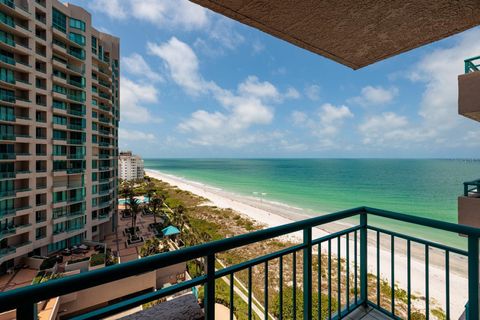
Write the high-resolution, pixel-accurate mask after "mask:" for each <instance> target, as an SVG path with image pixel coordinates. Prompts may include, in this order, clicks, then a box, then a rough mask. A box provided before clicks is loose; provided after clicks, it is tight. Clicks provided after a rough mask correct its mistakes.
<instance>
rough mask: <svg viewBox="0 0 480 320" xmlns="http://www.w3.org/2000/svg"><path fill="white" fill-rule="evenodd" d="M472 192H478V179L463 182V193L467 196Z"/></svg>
mask: <svg viewBox="0 0 480 320" xmlns="http://www.w3.org/2000/svg"><path fill="white" fill-rule="evenodd" d="M472 194H475V195H478V194H480V179H478V180H473V181H467V182H464V183H463V195H464V196H465V197H468V196H469V195H472Z"/></svg>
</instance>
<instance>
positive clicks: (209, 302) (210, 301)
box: [205, 254, 215, 320]
mask: <svg viewBox="0 0 480 320" xmlns="http://www.w3.org/2000/svg"><path fill="white" fill-rule="evenodd" d="M205 319H207V320H214V319H215V254H209V255H208V256H207V283H206V290H205Z"/></svg>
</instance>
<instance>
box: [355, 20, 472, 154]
mask: <svg viewBox="0 0 480 320" xmlns="http://www.w3.org/2000/svg"><path fill="white" fill-rule="evenodd" d="M479 37H480V29H474V30H471V31H468V32H465V33H463V34H461V35H460V36H458V37H457V40H456V41H455V42H452V43H450V44H449V45H448V46H446V47H443V48H439V49H436V50H434V51H432V52H430V53H427V54H425V55H424V56H423V58H422V59H420V61H419V62H418V63H417V64H415V66H414V67H413V68H412V69H411V70H410V71H409V72H408V76H407V78H408V79H409V80H411V81H412V82H415V83H416V84H419V85H421V84H424V91H423V95H422V99H421V103H420V108H419V111H418V116H419V117H418V120H417V121H415V122H412V120H409V119H407V118H406V117H405V116H402V115H399V114H397V113H393V112H386V113H383V114H381V115H377V116H373V117H369V118H366V119H365V121H364V122H363V123H361V124H360V125H359V127H358V130H359V132H360V133H361V134H362V136H363V142H364V143H365V144H370V145H379V146H387V147H389V148H392V147H397V148H407V147H414V146H424V147H425V146H428V147H432V146H434V145H437V146H441V147H442V148H445V147H458V146H459V143H463V145H464V146H471V144H470V143H469V142H467V141H466V140H464V137H465V133H470V132H475V129H476V123H474V122H473V121H471V120H468V119H465V118H463V117H461V116H459V115H458V101H457V99H458V84H457V76H458V75H459V74H462V73H463V60H464V59H465V58H466V57H471V56H475V55H478V52H479V51H480V43H479V42H478V41H476V39H478V38H479ZM426 141H428V145H427V144H426Z"/></svg>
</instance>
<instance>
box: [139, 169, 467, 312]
mask: <svg viewBox="0 0 480 320" xmlns="http://www.w3.org/2000/svg"><path fill="white" fill-rule="evenodd" d="M145 171H146V173H147V175H149V176H151V177H154V178H156V179H159V180H162V181H164V182H166V183H169V184H171V185H173V186H177V187H178V188H179V189H182V190H186V191H189V192H191V193H193V194H196V195H198V196H201V197H203V198H206V199H208V200H209V201H210V202H211V205H213V206H217V207H219V208H231V209H233V210H235V211H238V212H239V213H242V214H244V215H247V216H248V217H250V218H251V219H253V220H255V221H257V222H259V223H261V224H264V225H266V226H267V227H274V226H279V225H283V224H286V223H291V222H294V221H296V220H300V219H304V218H311V217H312V216H314V213H313V212H308V211H305V210H302V209H300V208H294V207H291V206H288V205H285V204H282V203H277V202H271V201H266V200H263V199H261V198H259V197H247V196H241V195H237V194H234V193H232V192H227V191H224V190H221V189H218V188H214V187H211V186H208V185H205V184H202V183H199V182H195V181H190V180H187V179H184V178H181V177H176V176H173V175H170V174H165V173H161V172H159V171H156V170H145ZM345 227H348V224H347V223H337V224H332V225H330V224H329V225H328V227H325V228H324V227H323V226H322V228H319V227H318V228H314V230H313V238H314V239H315V238H319V237H321V236H325V235H327V234H329V232H331V231H337V230H341V229H342V228H345ZM393 231H395V230H393ZM292 236H293V237H294V238H297V239H298V240H300V239H301V234H300V233H296V234H294V235H292ZM345 242H346V241H345V240H344V239H343V240H342V242H341V252H342V254H341V255H342V256H343V257H345V252H346V249H345V248H346V243H345ZM381 243H382V244H383V245H382V247H381V250H380V261H381V264H380V273H381V277H382V278H383V279H385V280H388V281H390V279H391V254H390V239H389V237H388V236H386V235H385V236H382V238H381ZM324 250H325V248H324V247H323V246H322V252H323V251H324ZM352 251H353V244H351V245H350V259H351V261H353V252H352ZM332 252H334V253H336V252H337V245H336V241H333V242H332ZM405 252H406V242H405V241H402V240H399V239H397V240H396V241H395V257H394V258H395V283H396V284H397V285H398V286H399V287H400V288H402V289H405V290H406V288H407V259H406V254H405ZM429 255H430V259H429V261H430V268H429V292H430V299H431V300H430V301H436V302H437V304H438V305H439V306H440V307H441V308H442V309H443V310H445V309H446V307H445V301H446V299H445V287H446V286H445V268H444V261H445V258H444V253H443V252H441V251H439V250H436V249H435V250H430V252H429ZM450 264H451V272H450V310H451V318H452V319H458V318H459V317H460V315H461V314H462V313H463V311H464V306H465V304H466V302H467V300H468V290H467V277H466V270H467V260H466V259H465V258H464V257H460V256H457V255H453V254H451V255H450ZM376 265H377V261H376V247H375V235H374V234H371V235H369V249H368V269H369V272H371V273H373V274H376V272H377V269H376ZM411 275H412V281H411V285H412V293H415V294H416V295H417V296H423V295H424V294H425V263H424V247H423V246H420V245H418V246H417V245H413V244H412V261H411ZM369 290H370V291H373V292H376V289H375V288H369ZM419 303H420V304H419ZM415 304H416V307H418V308H425V304H424V303H422V302H416V303H415ZM383 307H386V306H383ZM387 309H389V308H387ZM431 309H432V307H430V310H431Z"/></svg>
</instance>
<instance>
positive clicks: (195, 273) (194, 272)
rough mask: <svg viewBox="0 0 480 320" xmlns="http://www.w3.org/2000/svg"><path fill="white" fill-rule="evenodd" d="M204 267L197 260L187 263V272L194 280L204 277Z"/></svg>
mask: <svg viewBox="0 0 480 320" xmlns="http://www.w3.org/2000/svg"><path fill="white" fill-rule="evenodd" d="M202 270H203V267H202V265H201V264H200V263H199V262H198V261H197V260H191V261H188V262H187V271H188V273H189V274H190V276H191V277H192V278H196V277H199V276H201V275H202Z"/></svg>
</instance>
